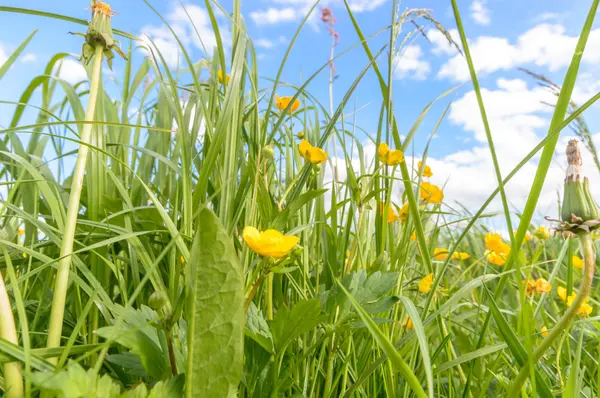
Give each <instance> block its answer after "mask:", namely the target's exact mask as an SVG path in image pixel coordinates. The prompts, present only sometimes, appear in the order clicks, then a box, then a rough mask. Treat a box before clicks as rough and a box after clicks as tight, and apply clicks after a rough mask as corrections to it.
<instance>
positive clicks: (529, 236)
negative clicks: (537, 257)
mask: <svg viewBox="0 0 600 398" xmlns="http://www.w3.org/2000/svg"><path fill="white" fill-rule="evenodd" d="M513 235H514V236H515V238H516V237H517V231H515V232H513ZM530 240H531V235H529V234H528V233H527V234H525V237H524V238H523V242H521V245H524V244H525V243H527V242H529V241H530Z"/></svg>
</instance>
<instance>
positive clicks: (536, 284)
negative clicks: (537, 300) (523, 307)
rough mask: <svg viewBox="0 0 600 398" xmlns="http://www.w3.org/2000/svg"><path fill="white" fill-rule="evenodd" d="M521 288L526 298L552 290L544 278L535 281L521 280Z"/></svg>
mask: <svg viewBox="0 0 600 398" xmlns="http://www.w3.org/2000/svg"><path fill="white" fill-rule="evenodd" d="M523 286H524V287H525V295H526V296H527V297H530V296H532V295H533V294H534V293H537V294H544V293H548V292H549V291H551V290H552V285H551V284H550V282H548V281H547V280H546V279H544V278H538V279H537V280H536V281H532V280H531V279H528V280H523Z"/></svg>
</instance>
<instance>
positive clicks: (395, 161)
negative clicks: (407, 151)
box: [377, 142, 404, 166]
mask: <svg viewBox="0 0 600 398" xmlns="http://www.w3.org/2000/svg"><path fill="white" fill-rule="evenodd" d="M377 154H378V155H379V160H380V161H381V162H383V163H385V164H387V165H388V166H397V165H399V164H400V163H402V162H404V152H402V151H401V150H399V149H394V150H391V149H390V147H389V146H388V144H386V143H385V142H382V143H381V144H379V148H377Z"/></svg>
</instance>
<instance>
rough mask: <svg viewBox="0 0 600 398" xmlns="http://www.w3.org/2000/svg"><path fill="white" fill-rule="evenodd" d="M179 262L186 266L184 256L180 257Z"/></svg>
mask: <svg viewBox="0 0 600 398" xmlns="http://www.w3.org/2000/svg"><path fill="white" fill-rule="evenodd" d="M179 262H180V263H181V264H185V258H183V256H180V257H179Z"/></svg>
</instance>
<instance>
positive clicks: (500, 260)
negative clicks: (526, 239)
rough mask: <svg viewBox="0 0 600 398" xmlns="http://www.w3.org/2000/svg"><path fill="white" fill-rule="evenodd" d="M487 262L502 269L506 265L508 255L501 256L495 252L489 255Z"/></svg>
mask: <svg viewBox="0 0 600 398" xmlns="http://www.w3.org/2000/svg"><path fill="white" fill-rule="evenodd" d="M487 260H488V262H489V263H492V264H494V265H497V266H499V267H501V266H503V265H504V264H505V263H506V255H505V254H499V253H496V252H494V251H493V252H490V253H489V254H488V256H487Z"/></svg>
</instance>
